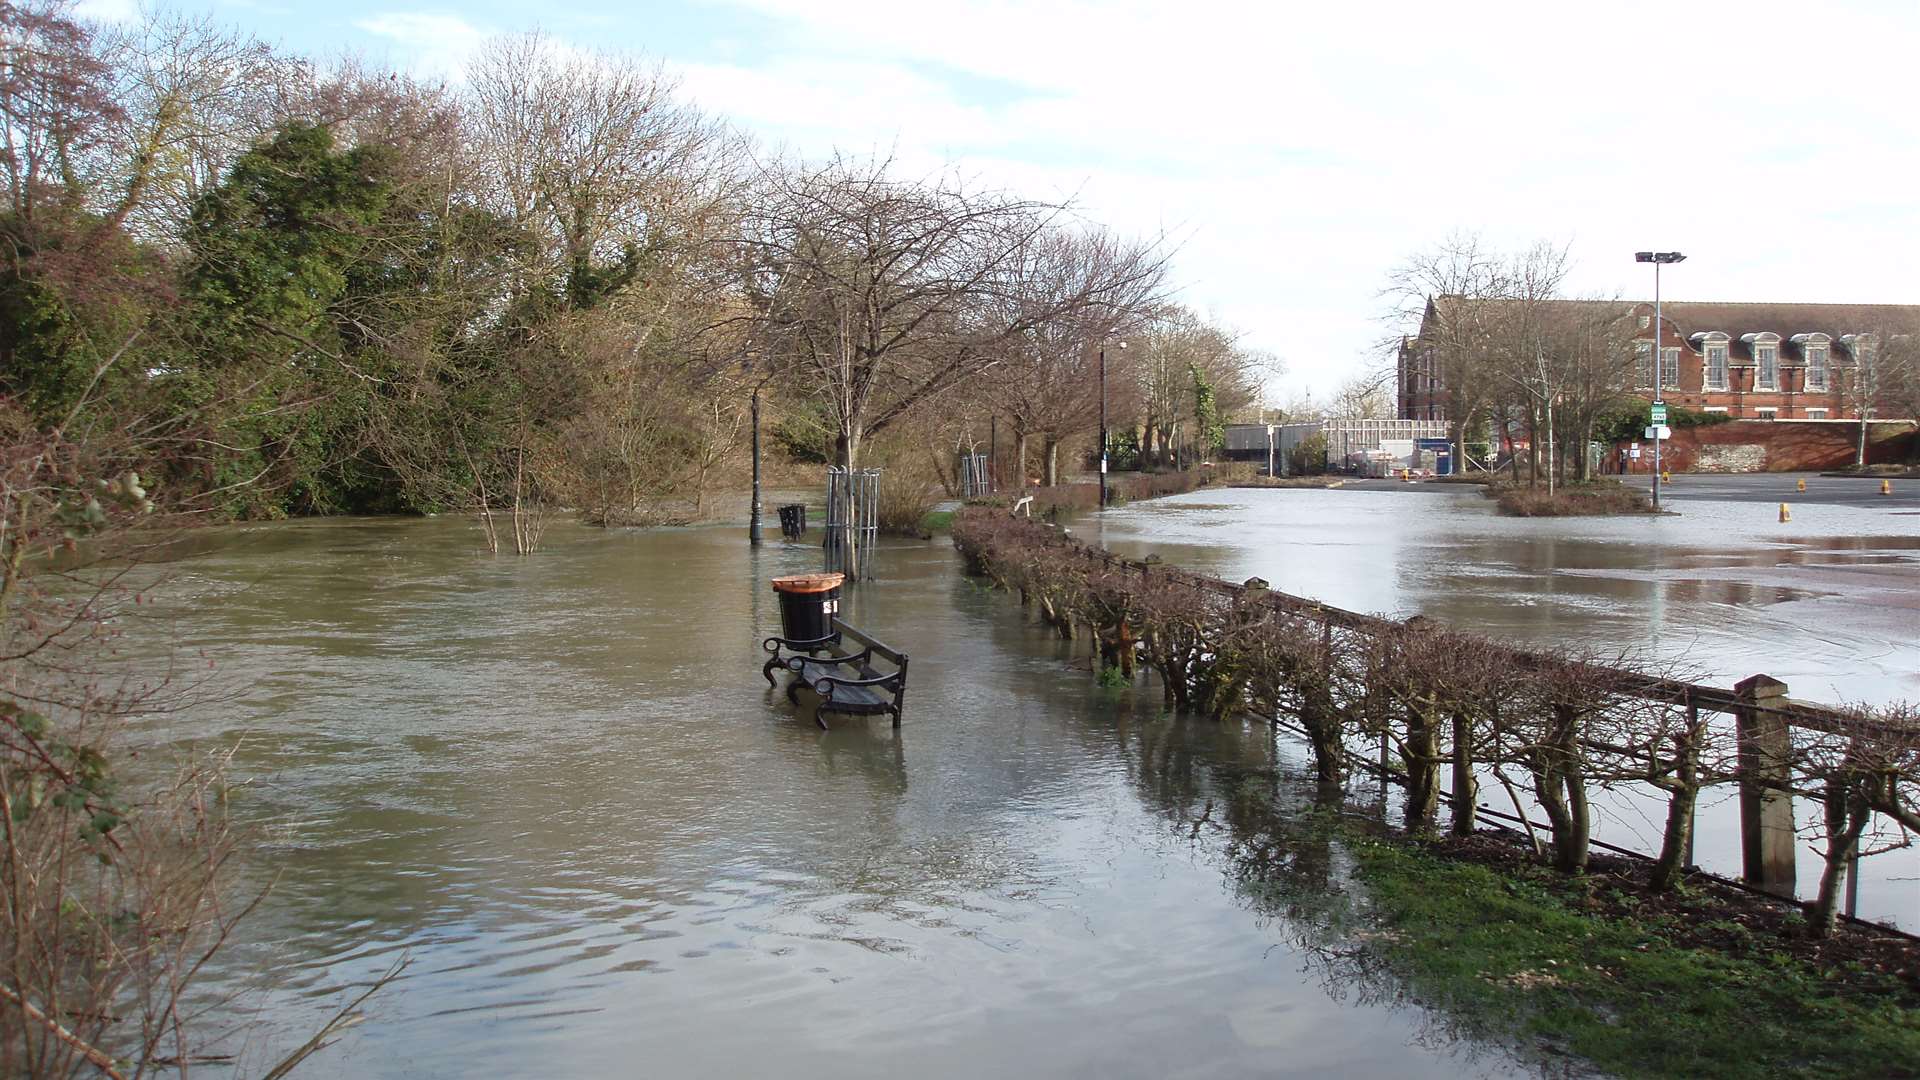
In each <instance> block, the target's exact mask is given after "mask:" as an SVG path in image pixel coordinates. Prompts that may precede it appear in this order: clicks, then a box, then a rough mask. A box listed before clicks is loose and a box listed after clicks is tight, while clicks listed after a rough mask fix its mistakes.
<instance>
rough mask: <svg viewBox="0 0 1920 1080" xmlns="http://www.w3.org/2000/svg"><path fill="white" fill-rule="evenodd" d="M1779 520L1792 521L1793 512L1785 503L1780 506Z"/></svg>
mask: <svg viewBox="0 0 1920 1080" xmlns="http://www.w3.org/2000/svg"><path fill="white" fill-rule="evenodd" d="M1780 520H1781V521H1783V522H1786V521H1792V520H1793V510H1792V508H1790V507H1788V506H1787V504H1786V503H1781V504H1780Z"/></svg>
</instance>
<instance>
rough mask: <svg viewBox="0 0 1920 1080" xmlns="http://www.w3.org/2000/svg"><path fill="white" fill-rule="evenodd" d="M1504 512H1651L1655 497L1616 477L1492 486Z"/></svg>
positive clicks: (1571, 514)
mask: <svg viewBox="0 0 1920 1080" xmlns="http://www.w3.org/2000/svg"><path fill="white" fill-rule="evenodd" d="M1487 493H1488V494H1490V495H1492V496H1493V497H1494V500H1495V501H1496V502H1497V503H1498V505H1499V507H1500V513H1502V514H1505V515H1507V516H1508V517H1596V516H1602V515H1608V514H1651V513H1653V500H1652V499H1651V498H1650V497H1649V496H1648V495H1647V493H1646V492H1644V491H1641V490H1640V489H1639V488H1630V487H1627V486H1625V485H1623V484H1620V483H1618V482H1616V481H1612V480H1600V481H1595V482H1594V483H1591V484H1582V485H1580V486H1578V487H1563V488H1556V489H1555V490H1554V492H1553V494H1551V495H1549V494H1547V489H1546V488H1544V487H1490V488H1488V489H1487Z"/></svg>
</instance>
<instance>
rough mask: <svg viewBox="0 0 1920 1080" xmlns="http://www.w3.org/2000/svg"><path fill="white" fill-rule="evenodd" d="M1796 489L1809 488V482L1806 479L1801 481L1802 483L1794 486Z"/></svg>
mask: <svg viewBox="0 0 1920 1080" xmlns="http://www.w3.org/2000/svg"><path fill="white" fill-rule="evenodd" d="M1794 490H1795V491H1805V490H1807V482H1806V481H1805V480H1802V481H1800V483H1799V484H1798V485H1797V486H1796V487H1795V488H1794Z"/></svg>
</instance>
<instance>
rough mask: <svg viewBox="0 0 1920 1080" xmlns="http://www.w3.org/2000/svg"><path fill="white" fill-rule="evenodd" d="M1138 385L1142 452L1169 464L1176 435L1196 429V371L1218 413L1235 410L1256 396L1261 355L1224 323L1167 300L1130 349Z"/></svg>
mask: <svg viewBox="0 0 1920 1080" xmlns="http://www.w3.org/2000/svg"><path fill="white" fill-rule="evenodd" d="M1127 356H1128V362H1129V363H1130V364H1132V365H1133V367H1134V371H1135V378H1136V379H1137V380H1138V381H1139V386H1140V410H1141V411H1140V425H1141V431H1142V435H1141V440H1140V453H1141V457H1142V458H1143V459H1144V460H1146V461H1148V462H1151V463H1152V464H1155V465H1166V464H1167V463H1168V462H1169V461H1170V459H1171V458H1172V456H1173V452H1174V448H1175V446H1176V444H1177V442H1178V440H1179V439H1180V438H1181V437H1182V436H1183V435H1184V437H1185V438H1187V439H1189V440H1191V439H1193V438H1195V437H1196V436H1197V435H1198V433H1197V432H1196V431H1195V430H1194V426H1195V425H1194V419H1195V417H1194V372H1195V371H1198V372H1200V373H1201V376H1202V377H1203V378H1204V379H1205V380H1206V381H1207V383H1208V384H1209V385H1210V386H1212V388H1213V391H1214V398H1215V403H1216V405H1217V407H1218V412H1219V413H1220V415H1223V416H1225V415H1231V414H1233V413H1235V412H1238V411H1239V410H1241V409H1242V408H1244V407H1245V406H1246V405H1247V403H1248V402H1250V401H1252V400H1253V399H1254V398H1255V397H1256V396H1257V395H1258V389H1257V387H1256V386H1255V382H1254V378H1253V374H1254V367H1255V364H1256V363H1257V362H1258V359H1257V358H1256V357H1255V355H1254V354H1252V353H1249V352H1248V351H1247V350H1245V349H1243V348H1242V347H1241V345H1240V342H1239V338H1238V336H1237V335H1236V334H1235V333H1234V332H1233V331H1232V330H1230V329H1228V328H1227V327H1225V326H1221V325H1220V324H1218V323H1215V322H1211V321H1209V320H1207V319H1205V318H1203V317H1202V316H1200V315H1199V314H1198V313H1196V312H1194V311H1192V310H1190V309H1188V308H1185V307H1179V306H1172V305H1169V306H1167V307H1163V308H1161V309H1160V310H1159V311H1158V312H1156V313H1155V317H1154V319H1153V321H1152V323H1151V324H1150V325H1149V327H1148V330H1147V333H1146V335H1145V337H1144V339H1143V340H1142V341H1141V343H1140V346H1139V347H1138V348H1137V349H1134V348H1129V349H1128V350H1127Z"/></svg>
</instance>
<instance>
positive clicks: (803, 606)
mask: <svg viewBox="0 0 1920 1080" xmlns="http://www.w3.org/2000/svg"><path fill="white" fill-rule="evenodd" d="M846 579H847V576H846V575H845V574H834V573H826V574H794V575H792V576H791V577H777V578H774V579H773V591H774V592H777V593H779V594H780V636H781V637H784V638H786V639H787V640H788V641H819V640H820V639H821V638H823V637H826V636H827V635H828V634H831V633H833V617H834V616H835V615H838V614H839V613H840V583H841V582H843V581H845V580H846Z"/></svg>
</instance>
